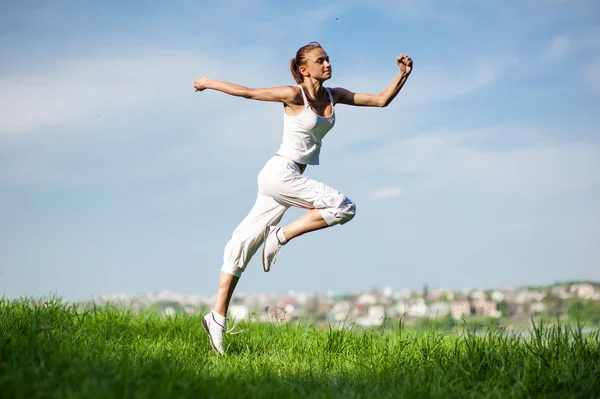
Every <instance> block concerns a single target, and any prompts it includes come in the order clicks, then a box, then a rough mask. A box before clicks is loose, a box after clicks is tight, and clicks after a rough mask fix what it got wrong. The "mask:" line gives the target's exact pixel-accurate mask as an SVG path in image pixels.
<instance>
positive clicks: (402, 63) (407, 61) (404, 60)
mask: <svg viewBox="0 0 600 399" xmlns="http://www.w3.org/2000/svg"><path fill="white" fill-rule="evenodd" d="M396 63H397V64H398V67H400V71H402V73H404V74H407V75H410V72H411V71H412V67H413V62H412V58H410V57H409V56H408V55H406V54H402V55H400V56H399V57H397V58H396Z"/></svg>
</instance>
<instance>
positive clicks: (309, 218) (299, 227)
mask: <svg viewBox="0 0 600 399" xmlns="http://www.w3.org/2000/svg"><path fill="white" fill-rule="evenodd" d="M326 227H329V225H328V224H327V222H326V221H325V219H323V216H321V212H320V211H319V210H318V209H311V210H310V211H308V212H306V213H305V214H304V215H302V216H300V217H299V218H298V219H296V220H294V221H293V222H291V223H289V224H287V225H286V226H284V227H283V235H284V236H285V238H286V239H287V241H289V240H291V239H292V238H295V237H298V236H300V235H302V234H304V233H308V232H309V231H315V230H320V229H324V228H326Z"/></svg>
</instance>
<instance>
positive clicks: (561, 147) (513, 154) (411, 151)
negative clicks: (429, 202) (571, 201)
mask: <svg viewBox="0 0 600 399" xmlns="http://www.w3.org/2000/svg"><path fill="white" fill-rule="evenodd" d="M467 137H468V135H467ZM369 159H370V160H371V162H372V166H373V167H376V168H379V169H383V170H388V171H395V172H396V173H399V174H406V175H414V176H416V178H417V179H418V180H417V182H418V183H417V185H418V187H420V188H421V189H424V190H434V191H439V190H452V189H467V190H474V191H478V192H483V193H488V194H509V195H518V196H522V197H538V196H546V195H552V194H556V193H560V192H564V191H571V190H579V189H585V188H588V187H590V186H592V185H595V184H599V183H600V145H599V144H598V143H595V142H581V143H545V144H539V145H529V146H523V147H518V148H512V149H490V148H485V147H484V148H482V146H481V145H478V146H472V145H470V142H469V141H468V140H467V139H465V137H461V136H460V135H450V134H429V135H422V136H419V137H415V138H411V139H407V140H401V141H396V142H394V143H389V144H386V146H385V148H382V149H379V150H378V151H376V152H375V153H371V154H369ZM365 164H369V161H365Z"/></svg>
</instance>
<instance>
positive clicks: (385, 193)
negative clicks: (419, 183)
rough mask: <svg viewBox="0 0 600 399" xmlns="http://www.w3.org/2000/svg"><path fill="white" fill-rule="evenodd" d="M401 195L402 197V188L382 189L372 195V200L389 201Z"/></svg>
mask: <svg viewBox="0 0 600 399" xmlns="http://www.w3.org/2000/svg"><path fill="white" fill-rule="evenodd" d="M400 195H402V189H401V188H400V187H382V188H379V189H377V190H374V191H373V192H372V193H371V198H373V199H377V200H387V199H393V198H398V197H399V196H400Z"/></svg>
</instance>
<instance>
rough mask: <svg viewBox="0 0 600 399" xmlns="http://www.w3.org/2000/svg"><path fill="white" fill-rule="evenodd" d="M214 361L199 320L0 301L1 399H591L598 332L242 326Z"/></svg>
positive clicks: (597, 387)
mask: <svg viewBox="0 0 600 399" xmlns="http://www.w3.org/2000/svg"><path fill="white" fill-rule="evenodd" d="M241 325H242V328H245V329H247V331H246V332H244V333H242V334H239V335H235V336H226V338H225V339H226V341H225V346H226V350H227V353H228V355H227V356H226V357H223V358H221V357H218V356H217V355H215V354H214V353H213V352H212V350H211V348H210V345H209V343H208V339H207V337H206V335H205V333H204V331H203V329H202V327H201V325H200V323H199V318H198V316H191V315H185V314H184V315H177V316H175V317H172V318H161V317H159V316H157V315H155V314H150V313H146V314H143V313H142V314H134V313H132V312H128V311H126V310H123V309H116V308H111V307H102V308H98V309H95V310H88V311H77V310H75V309H73V308H70V307H69V306H67V305H65V304H62V303H60V301H50V302H49V303H48V304H43V303H40V302H36V303H30V302H29V301H25V300H22V301H7V300H0V397H2V398H6V399H8V398H27V399H31V398H211V397H214V398H222V397H231V398H251V397H256V398H288V397H291V398H294V397H296V398H307V397H310V398H371V397H373V398H379V397H389V398H427V397H437V398H453V397H456V398H459V397H460V398H465V397H472V398H482V397H491V398H511V397H565V398H572V397H581V398H594V397H599V396H600V340H599V334H598V331H593V332H592V333H589V334H584V333H582V331H581V328H577V327H575V328H572V327H570V326H568V325H565V324H559V325H554V326H546V325H544V324H541V325H539V324H534V325H532V327H531V335H530V337H529V338H528V339H524V338H522V337H521V336H520V335H510V334H506V333H503V330H501V329H490V330H487V331H485V330H483V331H481V330H480V331H472V330H466V331H465V330H462V331H463V332H461V333H456V332H455V333H449V334H442V333H439V332H435V331H434V330H433V329H432V330H431V331H429V332H409V331H406V330H404V329H403V328H402V327H403V326H402V325H401V324H398V325H397V326H396V327H395V328H392V329H385V330H384V329H373V330H363V329H361V328H359V327H352V326H341V327H340V326H335V327H329V328H316V327H314V326H311V325H303V324H297V323H281V324H279V325H277V324H264V323H245V324H244V323H242V324H241Z"/></svg>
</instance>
